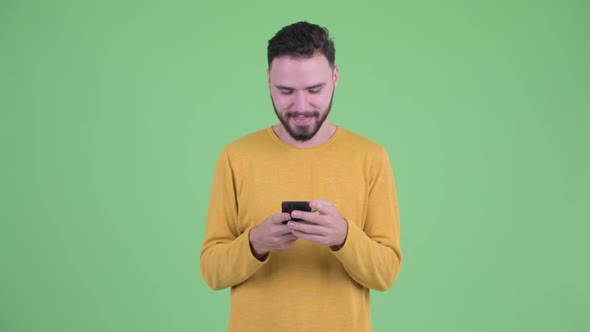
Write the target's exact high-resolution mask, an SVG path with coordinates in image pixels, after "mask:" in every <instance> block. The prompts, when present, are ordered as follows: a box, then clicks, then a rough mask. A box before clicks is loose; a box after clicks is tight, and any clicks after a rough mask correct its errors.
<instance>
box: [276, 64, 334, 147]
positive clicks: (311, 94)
mask: <svg viewBox="0 0 590 332" xmlns="http://www.w3.org/2000/svg"><path fill="white" fill-rule="evenodd" d="M268 84H269V88H270V94H271V98H272V103H273V107H274V109H275V113H276V114H277V116H278V118H279V120H280V121H281V123H282V125H283V126H284V127H285V129H286V130H287V132H288V133H289V135H291V137H292V138H293V139H295V140H297V141H301V142H304V141H307V140H309V139H311V138H312V137H314V135H315V134H316V133H317V132H318V130H319V129H320V128H321V126H322V124H323V123H324V121H325V120H326V118H327V117H328V114H329V113H330V108H331V106H332V97H333V96H334V90H335V89H336V85H337V84H338V68H337V67H334V68H332V67H330V64H329V63H328V59H326V57H325V56H324V55H323V54H320V53H316V54H315V55H314V56H312V57H311V58H291V57H288V56H282V57H278V58H275V59H274V60H273V61H272V64H271V67H270V70H269V72H268Z"/></svg>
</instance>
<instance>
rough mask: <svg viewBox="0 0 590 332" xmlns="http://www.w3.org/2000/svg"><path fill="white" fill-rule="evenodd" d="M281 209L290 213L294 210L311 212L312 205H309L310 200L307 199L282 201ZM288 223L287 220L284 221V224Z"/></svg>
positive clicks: (294, 219) (296, 219)
mask: <svg viewBox="0 0 590 332" xmlns="http://www.w3.org/2000/svg"><path fill="white" fill-rule="evenodd" d="M281 210H282V211H283V212H286V213H289V214H291V212H293V211H294V210H297V211H307V212H311V206H309V202H306V201H284V202H283V203H281ZM291 220H293V221H301V219H299V218H292V219H291ZM286 223H287V222H286V221H283V224H286Z"/></svg>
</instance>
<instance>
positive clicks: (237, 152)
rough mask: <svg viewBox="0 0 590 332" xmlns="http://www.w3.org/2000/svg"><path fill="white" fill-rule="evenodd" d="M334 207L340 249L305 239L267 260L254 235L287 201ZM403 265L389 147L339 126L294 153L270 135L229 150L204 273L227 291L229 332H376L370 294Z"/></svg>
mask: <svg viewBox="0 0 590 332" xmlns="http://www.w3.org/2000/svg"><path fill="white" fill-rule="evenodd" d="M314 199H325V200H329V201H331V202H332V203H333V204H334V205H335V206H336V207H337V208H338V209H339V211H340V213H341V214H342V216H343V217H344V218H345V219H346V220H347V222H348V235H347V238H346V242H345V243H344V245H343V246H342V248H340V249H339V250H337V251H334V250H331V249H330V248H329V247H325V246H321V245H318V244H315V243H313V242H309V241H306V240H302V239H299V240H297V241H296V242H295V243H294V244H293V245H292V246H291V247H290V248H289V249H287V250H286V251H283V252H273V253H270V254H269V255H268V256H267V257H266V259H265V260H264V261H263V262H261V261H259V260H257V259H256V258H255V257H254V256H253V254H252V252H251V250H250V246H249V239H248V234H249V231H250V229H251V228H253V227H255V226H257V225H258V224H260V223H262V221H264V220H265V219H266V218H267V217H268V216H269V215H271V214H273V213H276V212H279V211H280V209H281V201H284V200H285V201H286V200H292V201H297V200H299V201H309V200H314ZM401 260H402V254H401V249H400V244H399V214H398V205H397V196H396V191H395V184H394V179H393V173H392V170H391V166H390V163H389V158H388V156H387V153H386V151H385V149H384V148H383V147H381V146H380V145H378V144H376V143H374V142H372V141H370V140H368V139H366V138H363V137H361V136H359V135H357V134H354V133H352V132H350V131H348V130H345V129H342V128H340V127H338V128H337V130H336V133H335V134H334V135H333V136H332V137H331V138H330V140H329V141H327V142H325V143H323V144H321V145H319V146H316V147H313V148H295V147H293V146H290V145H288V144H285V143H284V142H283V141H281V140H280V139H279V138H278V137H277V136H276V135H275V133H274V132H273V130H272V128H270V127H268V128H266V129H263V130H260V131H257V132H254V133H252V134H250V135H247V136H245V137H243V138H241V139H238V140H237V141H234V142H232V143H230V144H228V145H227V146H226V147H225V148H224V150H223V151H222V152H221V155H220V157H219V161H218V164H217V168H216V170H215V175H214V177H213V185H212V189H211V197H210V202H209V212H208V217H207V228H206V233H205V241H204V243H203V247H202V250H201V274H202V275H203V278H204V280H205V281H206V282H207V284H208V285H209V286H211V287H212V288H213V289H223V288H226V287H231V296H230V297H231V313H230V318H229V327H228V330H229V331H257V332H261V331H262V332H264V331H272V332H275V331H278V332H283V331H297V332H301V331H314V332H322V331H354V332H359V331H371V316H370V303H369V289H375V290H385V289H387V288H389V287H390V286H391V285H392V284H393V282H394V280H395V279H396V277H397V274H398V272H399V269H400V265H401Z"/></svg>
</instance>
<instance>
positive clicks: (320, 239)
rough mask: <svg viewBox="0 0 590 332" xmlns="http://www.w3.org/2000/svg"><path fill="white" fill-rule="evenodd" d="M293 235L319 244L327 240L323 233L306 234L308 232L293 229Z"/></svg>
mask: <svg viewBox="0 0 590 332" xmlns="http://www.w3.org/2000/svg"><path fill="white" fill-rule="evenodd" d="M293 235H295V236H297V237H298V238H300V239H304V240H308V241H312V242H315V243H319V244H325V243H326V241H327V238H326V237H325V236H323V235H318V234H308V233H304V232H299V231H296V230H293Z"/></svg>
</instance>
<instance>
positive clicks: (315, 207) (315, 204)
mask: <svg viewBox="0 0 590 332" xmlns="http://www.w3.org/2000/svg"><path fill="white" fill-rule="evenodd" d="M309 206H310V207H311V210H312V211H314V212H316V211H317V212H319V213H320V214H331V212H333V211H334V209H336V207H335V206H334V204H332V202H330V201H326V200H323V199H316V200H313V201H311V202H309Z"/></svg>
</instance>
